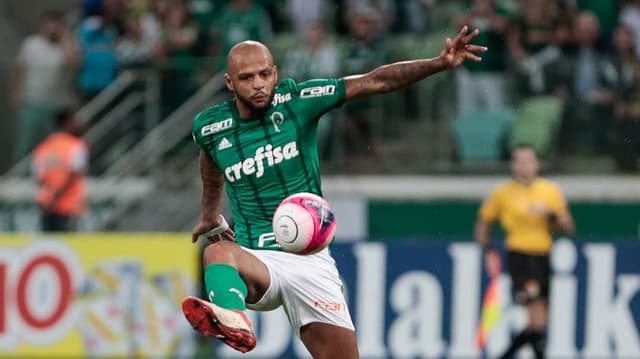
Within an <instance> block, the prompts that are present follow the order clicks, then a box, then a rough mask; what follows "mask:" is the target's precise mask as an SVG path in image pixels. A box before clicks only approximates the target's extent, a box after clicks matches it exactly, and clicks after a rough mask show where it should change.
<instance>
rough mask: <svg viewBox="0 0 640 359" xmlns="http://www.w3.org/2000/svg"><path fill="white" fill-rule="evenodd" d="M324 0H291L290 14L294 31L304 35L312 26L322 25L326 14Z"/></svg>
mask: <svg viewBox="0 0 640 359" xmlns="http://www.w3.org/2000/svg"><path fill="white" fill-rule="evenodd" d="M325 6H326V5H325V2H324V1H322V0H289V13H290V14H291V19H292V21H293V29H292V30H293V31H294V32H296V33H298V34H302V33H304V32H305V31H307V28H308V27H309V26H310V24H317V23H320V22H321V21H322V20H323V18H324V16H323V15H324V14H325V11H326V10H325Z"/></svg>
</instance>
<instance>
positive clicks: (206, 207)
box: [191, 151, 235, 243]
mask: <svg viewBox="0 0 640 359" xmlns="http://www.w3.org/2000/svg"><path fill="white" fill-rule="evenodd" d="M200 179H201V180H202V198H201V202H200V220H199V221H198V224H196V226H195V227H194V228H193V230H192V231H191V242H193V243H195V242H197V241H198V239H199V238H200V237H201V236H205V237H206V238H207V239H209V241H212V242H216V241H218V240H221V239H226V240H231V241H233V240H234V238H235V233H234V232H233V230H232V229H231V228H229V226H228V225H227V224H226V221H225V220H224V218H223V217H222V216H221V213H220V211H221V207H222V191H223V189H224V177H223V175H222V172H221V171H220V169H219V168H218V165H216V163H215V162H214V161H213V160H212V159H211V157H209V156H208V155H207V154H206V153H204V152H203V151H200ZM221 227H222V228H223V229H221V230H220V231H218V232H216V233H214V234H211V233H212V230H213V231H217V229H219V228H221ZM210 234H211V235H210Z"/></svg>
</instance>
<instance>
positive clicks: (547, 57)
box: [508, 0, 560, 98]
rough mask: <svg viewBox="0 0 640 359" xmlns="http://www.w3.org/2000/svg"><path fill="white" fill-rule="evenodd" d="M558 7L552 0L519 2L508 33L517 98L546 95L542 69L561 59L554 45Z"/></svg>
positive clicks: (557, 23)
mask: <svg viewBox="0 0 640 359" xmlns="http://www.w3.org/2000/svg"><path fill="white" fill-rule="evenodd" d="M558 25H559V17H558V8H557V4H556V2H555V1H553V0H530V1H521V2H520V11H519V14H518V15H517V16H516V18H515V19H514V20H513V21H512V23H511V26H510V28H509V30H508V45H509V52H510V55H511V58H512V59H513V61H514V62H515V63H514V65H515V67H516V74H517V76H518V77H517V90H518V93H517V95H518V97H519V98H520V97H523V96H529V95H534V94H540V93H545V92H546V91H547V90H548V88H547V86H546V81H545V68H546V67H547V66H548V65H549V64H551V63H553V62H554V61H555V60H557V59H558V58H559V57H560V51H559V49H558V48H557V47H556V46H555V45H556V35H557V30H558Z"/></svg>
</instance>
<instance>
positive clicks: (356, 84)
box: [345, 26, 487, 100]
mask: <svg viewBox="0 0 640 359" xmlns="http://www.w3.org/2000/svg"><path fill="white" fill-rule="evenodd" d="M468 31H469V28H468V27H467V26H464V27H462V29H461V30H460V32H459V33H458V35H456V37H455V38H453V39H449V38H447V40H446V42H445V46H444V48H443V49H442V51H441V52H440V55H439V56H438V57H435V58H432V59H421V60H412V61H402V62H396V63H392V64H388V65H383V66H380V67H377V68H376V69H374V70H373V71H371V72H369V73H366V74H362V75H352V76H347V77H345V87H346V100H353V99H357V98H360V97H365V96H371V95H375V94H381V93H387V92H392V91H396V90H398V89H401V88H403V87H405V86H408V85H411V84H413V83H414V82H416V81H419V80H421V79H423V78H425V77H427V76H429V75H432V74H435V73H437V72H440V71H444V70H449V69H453V68H456V67H458V66H460V65H461V64H462V63H463V62H464V61H465V60H471V61H481V60H482V59H481V58H480V57H479V56H477V55H476V53H478V52H484V51H487V48H486V47H484V46H477V45H472V44H471V41H472V40H473V39H474V38H475V37H476V36H478V34H479V31H478V30H477V29H476V30H474V31H472V32H471V33H469V34H467V32H468Z"/></svg>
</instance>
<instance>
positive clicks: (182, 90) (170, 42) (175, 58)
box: [161, 1, 198, 117]
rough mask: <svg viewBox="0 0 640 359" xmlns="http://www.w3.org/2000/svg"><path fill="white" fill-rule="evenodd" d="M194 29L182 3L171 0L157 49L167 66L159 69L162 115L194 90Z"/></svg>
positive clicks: (196, 36)
mask: <svg viewBox="0 0 640 359" xmlns="http://www.w3.org/2000/svg"><path fill="white" fill-rule="evenodd" d="M197 40H198V29H197V27H196V25H195V23H194V22H193V21H192V20H191V15H190V14H189V10H188V8H187V7H186V5H185V4H184V3H183V2H181V1H172V2H171V3H170V5H169V9H168V12H167V16H166V18H165V21H164V23H163V28H162V45H161V49H162V50H161V52H162V55H163V57H164V59H165V60H167V61H168V66H167V67H166V68H165V69H164V71H163V84H162V89H163V94H162V98H163V101H162V102H163V104H164V105H165V111H163V112H164V114H165V116H166V115H168V113H169V112H170V111H173V110H174V109H176V108H177V107H178V106H180V105H181V104H182V103H183V102H184V101H186V99H187V98H188V97H189V96H190V95H191V94H192V93H193V91H194V90H195V88H194V86H195V83H194V81H193V78H192V76H193V73H194V68H195V66H196V57H195V53H194V51H195V47H196V42H197ZM163 117H164V116H163Z"/></svg>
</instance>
